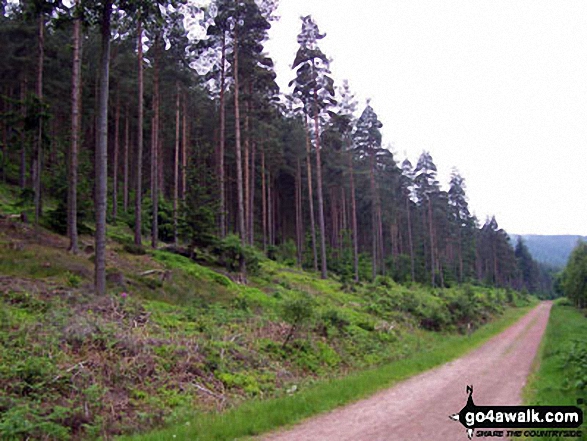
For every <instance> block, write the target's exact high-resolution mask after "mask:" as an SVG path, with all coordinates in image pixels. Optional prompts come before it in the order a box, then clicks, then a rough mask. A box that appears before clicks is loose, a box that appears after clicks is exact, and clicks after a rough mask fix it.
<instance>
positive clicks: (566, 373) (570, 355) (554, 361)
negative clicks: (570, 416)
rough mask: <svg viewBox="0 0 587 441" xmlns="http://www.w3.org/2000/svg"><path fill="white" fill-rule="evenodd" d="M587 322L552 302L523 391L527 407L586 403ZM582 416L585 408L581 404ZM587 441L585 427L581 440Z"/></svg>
mask: <svg viewBox="0 0 587 441" xmlns="http://www.w3.org/2000/svg"><path fill="white" fill-rule="evenodd" d="M586 364H587V318H586V317H585V316H584V315H583V314H582V313H581V311H579V310H577V309H576V308H575V307H573V306H571V305H570V304H568V303H567V301H566V299H560V300H558V301H556V302H555V304H554V305H553V307H552V310H551V312H550V318H549V320H548V326H547V328H546V332H545V334H544V338H543V339H542V343H541V345H540V349H539V351H538V356H537V361H536V363H535V371H534V373H533V374H532V375H531V376H530V379H529V381H528V383H527V385H526V387H525V389H524V402H525V403H527V404H529V405H543V406H558V405H561V406H562V405H570V406H574V405H577V399H578V398H582V399H583V400H586V399H587V370H586V367H587V366H586ZM582 408H583V415H586V414H587V406H586V405H585V404H583V406H582ZM516 439H518V440H548V441H558V440H563V439H569V438H558V437H549V438H542V437H541V438H516ZM573 439H574V440H578V439H581V440H582V441H587V425H585V424H584V425H583V427H582V437H581V438H573Z"/></svg>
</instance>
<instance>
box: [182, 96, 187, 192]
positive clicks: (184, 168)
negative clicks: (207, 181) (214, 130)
mask: <svg viewBox="0 0 587 441" xmlns="http://www.w3.org/2000/svg"><path fill="white" fill-rule="evenodd" d="M185 101H186V100H185V97H184V100H183V118H182V123H183V126H182V129H183V130H182V136H181V200H182V201H185V193H186V191H185V186H186V173H187V165H188V159H187V156H186V153H187V142H188V129H187V115H186V104H185Z"/></svg>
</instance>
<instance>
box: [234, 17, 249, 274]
mask: <svg viewBox="0 0 587 441" xmlns="http://www.w3.org/2000/svg"><path fill="white" fill-rule="evenodd" d="M238 42H239V40H238V27H236V28H235V31H234V65H233V76H234V126H235V144H236V187H237V197H238V230H239V235H240V239H241V245H242V246H243V247H244V246H245V245H246V234H247V233H246V230H245V207H244V195H243V163H242V153H241V128H240V107H239V106H240V103H239V78H238V75H239V71H238ZM239 270H240V273H241V277H242V278H243V281H244V280H245V279H246V271H247V267H246V262H245V259H244V256H243V255H242V253H241V256H240V259H239Z"/></svg>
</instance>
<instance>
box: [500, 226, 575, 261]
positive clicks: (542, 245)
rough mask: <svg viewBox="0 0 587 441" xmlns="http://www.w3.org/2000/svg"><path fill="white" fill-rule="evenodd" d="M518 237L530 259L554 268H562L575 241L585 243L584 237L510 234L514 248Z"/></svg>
mask: <svg viewBox="0 0 587 441" xmlns="http://www.w3.org/2000/svg"><path fill="white" fill-rule="evenodd" d="M518 236H522V238H523V239H524V242H525V243H526V246H527V247H528V250H530V253H531V254H532V257H533V258H534V259H535V260H537V261H538V262H542V263H547V264H549V265H552V266H556V267H560V268H562V267H564V266H565V265H566V264H567V260H568V258H569V255H570V254H571V251H573V248H575V245H576V244H577V241H578V240H580V239H582V240H584V241H587V237H586V236H570V235H565V236H543V235H538V234H521V235H518V234H512V235H510V237H511V239H512V244H513V245H514V246H515V245H516V242H517V240H518Z"/></svg>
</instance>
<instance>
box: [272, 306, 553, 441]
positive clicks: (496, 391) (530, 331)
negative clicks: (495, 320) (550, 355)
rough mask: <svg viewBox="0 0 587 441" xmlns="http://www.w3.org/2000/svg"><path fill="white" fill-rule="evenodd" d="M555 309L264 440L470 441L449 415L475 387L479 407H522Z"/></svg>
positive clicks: (538, 310)
mask: <svg viewBox="0 0 587 441" xmlns="http://www.w3.org/2000/svg"><path fill="white" fill-rule="evenodd" d="M551 306H552V304H551V302H542V303H541V304H539V305H538V306H537V307H536V308H534V309H533V310H532V311H530V312H529V313H528V314H527V315H526V316H524V317H523V318H522V319H521V320H519V321H518V322H517V323H516V324H514V325H512V326H511V327H509V328H508V329H506V330H505V331H504V332H502V333H501V334H499V335H497V336H496V337H494V338H493V339H491V340H490V341H488V342H487V343H485V344H484V345H483V346H481V347H480V348H478V349H476V350H474V351H472V352H470V353H469V354H467V355H466V356H464V357H461V358H459V359H457V360H454V361H452V362H449V363H447V364H445V365H443V366H440V367H438V368H435V369H432V370H430V371H427V372H424V373H422V374H420V375H417V376H415V377H412V378H410V379H409V380H406V381H403V382H401V383H398V384H397V385H395V386H394V387H392V388H390V389H387V390H384V391H381V392H379V393H377V394H375V395H373V396H371V397H370V398H367V399H364V400H361V401H358V402H356V403H354V404H351V405H349V406H346V407H343V408H340V409H337V410H334V411H332V412H329V413H327V414H323V415H320V416H317V417H314V418H311V419H308V420H306V421H304V422H302V423H300V424H299V425H297V426H295V427H293V428H291V429H289V430H287V431H284V430H282V431H280V432H276V433H273V434H270V435H269V436H266V437H264V438H262V439H263V440H265V441H294V440H296V441H298V440H320V441H330V440H332V441H344V440H349V441H350V440H353V441H378V440H379V441H395V440H397V441H400V440H401V441H406V440H463V441H465V440H467V434H466V430H465V428H464V426H463V425H461V424H460V423H459V422H457V421H453V420H451V419H450V418H449V415H451V414H454V413H457V412H459V411H460V410H461V409H462V408H463V407H464V406H465V404H466V402H467V396H468V395H467V393H466V387H467V385H473V388H474V389H473V390H474V391H473V399H474V401H475V404H476V405H506V406H507V405H518V404H521V403H522V398H521V392H522V389H523V387H524V385H525V383H526V378H527V377H528V374H529V373H530V371H531V367H532V363H533V361H534V358H535V356H536V353H537V351H538V346H539V344H540V340H541V338H542V335H543V333H544V330H545V329H546V324H547V322H548V316H549V313H550V308H551ZM500 439H505V438H500Z"/></svg>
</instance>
